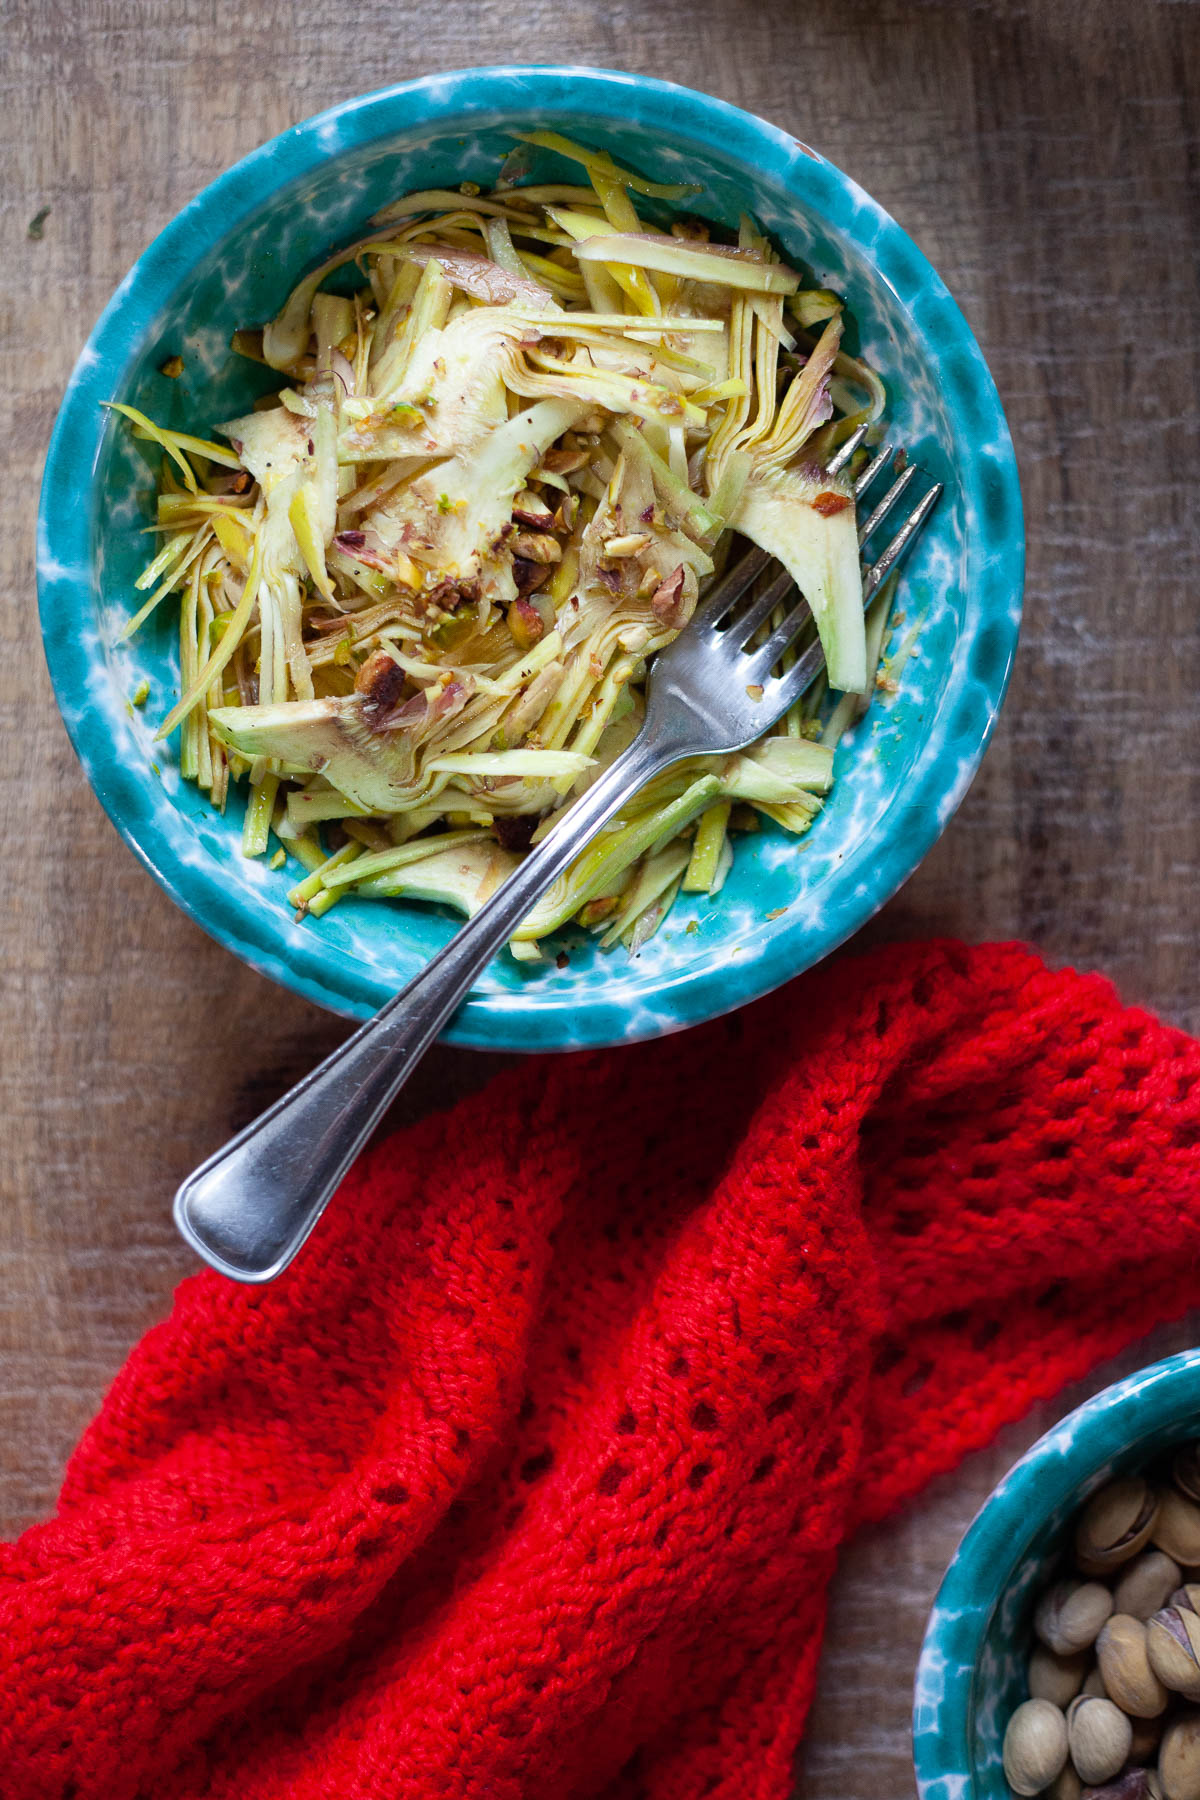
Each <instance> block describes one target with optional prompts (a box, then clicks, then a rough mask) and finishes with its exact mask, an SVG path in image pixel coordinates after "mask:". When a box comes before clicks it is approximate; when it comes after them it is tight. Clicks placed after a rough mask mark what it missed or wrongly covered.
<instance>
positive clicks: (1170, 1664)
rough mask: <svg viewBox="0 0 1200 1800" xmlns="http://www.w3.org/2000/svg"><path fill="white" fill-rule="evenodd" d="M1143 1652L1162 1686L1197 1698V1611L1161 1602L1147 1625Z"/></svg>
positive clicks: (1199, 1680)
mask: <svg viewBox="0 0 1200 1800" xmlns="http://www.w3.org/2000/svg"><path fill="white" fill-rule="evenodd" d="M1146 1655H1147V1657H1148V1658H1149V1662H1150V1667H1151V1668H1152V1669H1153V1670H1154V1673H1155V1674H1156V1675H1157V1676H1158V1679H1159V1680H1160V1681H1161V1682H1162V1684H1163V1686H1164V1687H1168V1688H1170V1689H1171V1690H1172V1692H1173V1693H1176V1694H1184V1695H1186V1696H1187V1698H1188V1699H1189V1700H1200V1614H1197V1613H1194V1612H1185V1611H1182V1610H1181V1609H1180V1608H1179V1607H1176V1606H1164V1607H1163V1609H1162V1611H1161V1612H1156V1613H1155V1615H1154V1617H1153V1618H1152V1619H1151V1620H1149V1622H1148V1623H1147V1626H1146Z"/></svg>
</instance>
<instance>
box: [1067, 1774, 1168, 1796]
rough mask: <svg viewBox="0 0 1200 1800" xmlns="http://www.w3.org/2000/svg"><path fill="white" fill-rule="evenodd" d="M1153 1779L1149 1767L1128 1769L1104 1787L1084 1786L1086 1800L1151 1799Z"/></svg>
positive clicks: (1107, 1782)
mask: <svg viewBox="0 0 1200 1800" xmlns="http://www.w3.org/2000/svg"><path fill="white" fill-rule="evenodd" d="M1153 1779H1154V1778H1153V1776H1152V1775H1151V1773H1150V1771H1149V1769H1126V1770H1125V1771H1124V1772H1123V1774H1120V1775H1118V1776H1117V1778H1116V1780H1115V1781H1106V1782H1105V1783H1104V1786H1103V1787H1089V1788H1084V1789H1083V1796H1084V1800H1150V1796H1151V1795H1152V1794H1153V1793H1154V1789H1153V1787H1152V1786H1151V1783H1152V1781H1153Z"/></svg>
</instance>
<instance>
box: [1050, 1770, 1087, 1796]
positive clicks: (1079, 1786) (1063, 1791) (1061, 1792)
mask: <svg viewBox="0 0 1200 1800" xmlns="http://www.w3.org/2000/svg"><path fill="white" fill-rule="evenodd" d="M1082 1793H1083V1783H1082V1781H1080V1779H1079V1777H1078V1775H1077V1774H1076V1773H1075V1770H1074V1769H1073V1768H1072V1766H1071V1764H1070V1763H1064V1765H1063V1767H1062V1770H1061V1772H1060V1773H1059V1774H1057V1775H1056V1776H1055V1777H1054V1780H1053V1781H1052V1782H1051V1783H1050V1786H1049V1787H1048V1788H1047V1789H1046V1793H1045V1800H1080V1795H1081V1794H1082Z"/></svg>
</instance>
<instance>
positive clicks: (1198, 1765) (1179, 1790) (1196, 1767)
mask: <svg viewBox="0 0 1200 1800" xmlns="http://www.w3.org/2000/svg"><path fill="white" fill-rule="evenodd" d="M1158 1778H1159V1781H1160V1782H1161V1783H1162V1791H1163V1795H1164V1800H1200V1713H1196V1712H1188V1713H1182V1714H1181V1715H1180V1716H1179V1718H1177V1719H1172V1721H1171V1723H1170V1724H1169V1725H1168V1726H1167V1729H1166V1730H1165V1731H1164V1732H1163V1740H1162V1745H1161V1747H1160V1749H1159V1752H1158Z"/></svg>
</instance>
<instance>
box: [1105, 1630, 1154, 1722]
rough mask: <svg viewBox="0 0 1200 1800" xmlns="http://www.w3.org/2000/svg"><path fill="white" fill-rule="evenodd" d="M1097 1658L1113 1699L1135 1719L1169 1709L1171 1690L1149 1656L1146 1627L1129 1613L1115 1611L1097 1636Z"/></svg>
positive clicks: (1146, 1717)
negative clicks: (1168, 1692)
mask: <svg viewBox="0 0 1200 1800" xmlns="http://www.w3.org/2000/svg"><path fill="white" fill-rule="evenodd" d="M1096 1660H1097V1662H1098V1663H1099V1665H1100V1673H1101V1675H1102V1676H1103V1678H1104V1686H1105V1690H1106V1692H1107V1694H1108V1696H1109V1698H1110V1700H1115V1701H1116V1703H1117V1705H1118V1706H1119V1707H1120V1708H1121V1711H1122V1712H1126V1713H1129V1714H1131V1715H1132V1716H1133V1717H1134V1718H1135V1719H1156V1718H1157V1717H1158V1715H1159V1713H1160V1712H1164V1711H1165V1710H1166V1705H1167V1699H1168V1695H1167V1690H1166V1688H1165V1687H1164V1686H1163V1684H1162V1682H1161V1681H1160V1680H1159V1679H1158V1676H1157V1675H1156V1674H1155V1673H1154V1670H1153V1669H1152V1668H1151V1667H1150V1661H1149V1658H1148V1656H1147V1655H1146V1627H1145V1626H1144V1625H1143V1623H1142V1621H1141V1620H1140V1619H1133V1618H1130V1616H1129V1614H1128V1613H1114V1614H1113V1616H1112V1618H1111V1619H1109V1620H1108V1621H1107V1622H1106V1623H1105V1626H1104V1629H1103V1630H1102V1631H1101V1633H1100V1636H1099V1637H1098V1638H1097V1639H1096Z"/></svg>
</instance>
